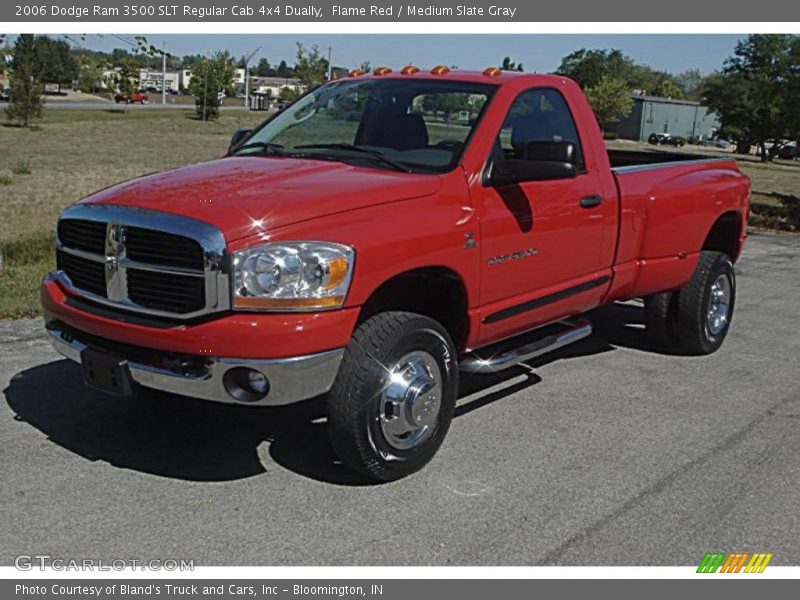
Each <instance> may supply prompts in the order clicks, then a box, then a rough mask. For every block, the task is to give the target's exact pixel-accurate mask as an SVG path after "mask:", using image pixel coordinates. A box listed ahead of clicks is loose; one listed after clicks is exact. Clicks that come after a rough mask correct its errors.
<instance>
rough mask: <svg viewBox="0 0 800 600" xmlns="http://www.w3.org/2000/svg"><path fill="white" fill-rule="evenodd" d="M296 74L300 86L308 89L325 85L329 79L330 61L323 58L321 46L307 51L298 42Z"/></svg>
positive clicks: (312, 47)
mask: <svg viewBox="0 0 800 600" xmlns="http://www.w3.org/2000/svg"><path fill="white" fill-rule="evenodd" d="M294 72H295V76H296V77H297V78H298V79H299V80H300V84H301V85H302V86H303V87H304V88H306V89H309V88H312V87H314V86H317V85H319V84H321V83H325V80H326V79H327V78H328V60H327V59H326V58H324V57H323V56H322V53H321V52H320V50H319V46H316V45H314V46H311V49H310V50H306V48H305V46H303V44H301V43H300V42H297V61H296V62H295V65H294Z"/></svg>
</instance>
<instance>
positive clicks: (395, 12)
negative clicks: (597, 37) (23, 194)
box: [0, 0, 800, 29]
mask: <svg viewBox="0 0 800 600" xmlns="http://www.w3.org/2000/svg"><path fill="white" fill-rule="evenodd" d="M243 20H247V21H251V22H252V21H260V22H362V21H363V22H380V21H383V22H393V21H394V22H423V21H441V22H478V21H495V22H598V21H599V22H636V21H648V22H661V21H665V22H676V21H678V22H742V23H744V24H747V23H749V22H771V21H773V22H781V23H787V22H791V21H795V22H797V21H800V2H786V1H785V0H762V1H761V2H756V3H754V2H743V1H742V0H731V1H729V2H724V3H722V2H719V1H713V0H700V1H696V0H695V1H690V0H673V1H672V2H642V1H641V0H613V1H610V2H596V1H594V0H588V1H587V0H575V1H573V2H541V1H539V2H537V1H531V0H527V1H523V0H497V1H496V2H484V1H477V2H469V1H467V2H464V1H463V0H462V1H461V2H458V1H454V0H435V1H433V2H426V1H424V0H423V1H421V2H419V3H414V2H411V3H406V2H398V1H393V0H372V1H365V0H344V1H343V2H341V3H340V2H335V1H332V2H322V1H320V0H310V1H308V0H305V1H304V0H299V1H298V2H280V1H271V0H237V1H236V2H222V1H217V2H214V1H213V0H191V1H185V0H181V1H174V0H158V1H149V0H141V1H140V2H131V1H130V0H104V1H97V0H50V1H47V2H43V1H39V2H36V1H29V0H18V1H17V2H14V1H13V0H12V2H10V3H7V2H3V3H2V4H0V21H6V22H11V23H14V22H17V23H23V22H24V23H30V22H80V21H92V22H117V23H119V22H139V23H147V22H203V21H230V22H236V21H243ZM744 28H745V29H746V27H744Z"/></svg>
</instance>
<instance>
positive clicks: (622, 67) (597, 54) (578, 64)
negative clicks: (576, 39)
mask: <svg viewBox="0 0 800 600" xmlns="http://www.w3.org/2000/svg"><path fill="white" fill-rule="evenodd" d="M633 66H634V64H633V60H632V59H630V58H628V57H627V56H625V55H624V54H623V53H622V51H620V50H587V49H586V48H581V49H580V50H576V51H575V52H572V53H570V54H568V55H567V56H565V57H564V58H562V59H561V64H560V65H559V67H558V70H557V71H556V73H558V74H559V75H564V76H565V77H569V78H570V79H573V80H575V81H576V82H577V83H578V85H580V86H581V87H582V88H584V89H585V88H588V87H592V86H596V85H597V84H599V83H600V80H601V79H603V77H606V76H609V75H613V76H614V77H616V78H618V79H622V80H623V81H626V82H627V81H629V79H631V75H632V71H633Z"/></svg>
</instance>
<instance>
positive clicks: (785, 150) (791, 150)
mask: <svg viewBox="0 0 800 600" xmlns="http://www.w3.org/2000/svg"><path fill="white" fill-rule="evenodd" d="M778 158H786V159H790V160H791V159H793V158H800V155H799V154H798V151H797V142H789V143H788V144H784V145H783V146H781V147H780V148H778Z"/></svg>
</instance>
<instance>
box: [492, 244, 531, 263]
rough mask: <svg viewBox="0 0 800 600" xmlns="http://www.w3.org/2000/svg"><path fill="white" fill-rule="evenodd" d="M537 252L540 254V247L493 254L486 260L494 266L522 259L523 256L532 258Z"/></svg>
mask: <svg viewBox="0 0 800 600" xmlns="http://www.w3.org/2000/svg"><path fill="white" fill-rule="evenodd" d="M537 254H539V249H538V248H525V249H524V250H517V251H516V252H511V253H510V254H498V255H497V256H492V257H491V258H489V260H487V261H486V262H487V264H488V265H489V266H490V267H493V266H495V265H503V264H505V263H508V262H512V261H515V260H521V259H523V258H531V257H532V256H536V255H537Z"/></svg>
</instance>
